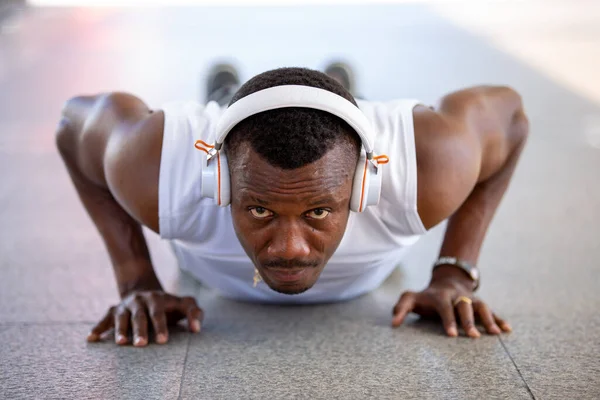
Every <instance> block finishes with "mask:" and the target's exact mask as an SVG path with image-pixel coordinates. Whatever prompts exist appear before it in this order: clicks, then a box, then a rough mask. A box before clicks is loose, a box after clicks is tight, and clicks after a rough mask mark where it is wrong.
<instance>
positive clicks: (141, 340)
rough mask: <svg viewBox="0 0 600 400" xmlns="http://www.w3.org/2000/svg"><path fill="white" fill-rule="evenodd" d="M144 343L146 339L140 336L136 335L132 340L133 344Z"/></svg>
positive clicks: (139, 344)
mask: <svg viewBox="0 0 600 400" xmlns="http://www.w3.org/2000/svg"><path fill="white" fill-rule="evenodd" d="M146 344H147V342H146V339H144V338H143V337H141V336H136V338H135V339H134V341H133V345H134V346H145V345H146Z"/></svg>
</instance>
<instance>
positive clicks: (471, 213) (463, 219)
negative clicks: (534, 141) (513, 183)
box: [432, 110, 528, 279]
mask: <svg viewBox="0 0 600 400" xmlns="http://www.w3.org/2000/svg"><path fill="white" fill-rule="evenodd" d="M509 129H510V130H511V131H510V132H507V137H510V138H511V139H512V143H511V144H512V149H511V151H510V153H509V154H508V157H507V158H506V160H505V162H504V163H503V164H502V166H501V167H500V168H499V170H497V171H495V173H493V174H492V175H491V176H490V177H489V178H487V179H486V180H484V181H482V182H479V183H478V184H476V186H475V187H474V189H473V191H472V192H471V194H470V195H469V196H468V197H467V199H466V201H465V202H464V203H463V204H462V205H461V206H460V207H459V208H458V210H457V211H456V212H455V213H454V214H453V215H452V216H451V217H450V218H449V220H448V226H447V229H446V233H445V236H444V241H443V243H442V247H441V250H440V257H443V256H450V257H457V258H459V259H461V260H465V261H467V262H470V263H472V264H474V265H476V264H477V261H478V258H479V253H480V251H481V246H482V244H483V240H484V238H485V235H486V233H487V230H488V228H489V225H490V223H491V221H492V218H493V216H494V214H495V213H496V210H497V208H498V206H499V204H500V202H501V200H502V198H503V196H504V194H505V192H506V189H507V188H508V185H509V182H510V180H511V177H512V175H513V172H514V170H515V168H516V165H517V163H518V160H519V157H520V155H521V152H522V150H523V147H524V145H525V143H526V138H527V133H528V124H527V120H526V117H525V116H524V114H523V112H522V110H519V111H518V112H517V116H516V118H514V121H513V124H512V125H511V127H510V128H509ZM449 274H450V275H456V276H462V277H465V278H466V275H464V274H462V273H461V272H460V271H457V270H456V268H444V267H440V268H437V269H436V270H435V271H434V273H433V276H432V279H437V278H443V277H446V276H448V275H449ZM467 279H468V278H467Z"/></svg>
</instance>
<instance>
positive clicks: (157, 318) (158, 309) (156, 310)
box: [148, 297, 169, 344]
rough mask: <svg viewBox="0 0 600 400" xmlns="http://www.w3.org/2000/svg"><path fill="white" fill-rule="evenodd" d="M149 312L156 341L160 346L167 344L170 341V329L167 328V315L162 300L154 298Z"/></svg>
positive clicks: (149, 305) (149, 306) (150, 303)
mask: <svg viewBox="0 0 600 400" xmlns="http://www.w3.org/2000/svg"><path fill="white" fill-rule="evenodd" d="M148 312H149V313H150V319H151V320H152V326H153V327H154V334H155V338H154V340H155V341H156V343H158V344H165V343H167V342H168V341H169V328H168V327H167V315H166V313H165V308H164V306H163V304H162V302H161V299H158V298H155V297H153V298H152V299H151V300H150V302H149V304H148Z"/></svg>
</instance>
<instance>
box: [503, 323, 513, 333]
mask: <svg viewBox="0 0 600 400" xmlns="http://www.w3.org/2000/svg"><path fill="white" fill-rule="evenodd" d="M502 329H504V330H505V331H506V332H512V327H511V326H510V325H509V324H502Z"/></svg>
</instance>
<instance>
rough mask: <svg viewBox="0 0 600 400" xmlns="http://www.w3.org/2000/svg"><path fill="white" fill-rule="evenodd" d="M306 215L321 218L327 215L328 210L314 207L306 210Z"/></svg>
mask: <svg viewBox="0 0 600 400" xmlns="http://www.w3.org/2000/svg"><path fill="white" fill-rule="evenodd" d="M306 215H307V216H308V217H309V218H312V219H323V218H325V217H327V216H328V215H329V211H327V210H324V209H322V208H315V209H314V210H311V211H309V212H307V213H306Z"/></svg>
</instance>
